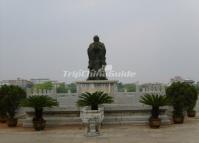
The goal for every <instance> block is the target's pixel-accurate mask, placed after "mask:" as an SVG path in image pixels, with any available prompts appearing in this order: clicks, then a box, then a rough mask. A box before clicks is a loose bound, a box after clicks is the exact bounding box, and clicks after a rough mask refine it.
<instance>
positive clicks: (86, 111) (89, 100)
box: [77, 91, 113, 136]
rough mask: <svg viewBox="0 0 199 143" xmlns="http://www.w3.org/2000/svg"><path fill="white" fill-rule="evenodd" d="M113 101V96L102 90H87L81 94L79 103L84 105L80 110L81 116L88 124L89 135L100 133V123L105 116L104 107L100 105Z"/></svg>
mask: <svg viewBox="0 0 199 143" xmlns="http://www.w3.org/2000/svg"><path fill="white" fill-rule="evenodd" d="M112 102H113V97H112V96H109V95H108V94H107V93H104V92H102V91H96V92H94V93H89V92H86V93H82V94H81V95H80V96H79V99H78V101H77V105H78V106H80V107H84V108H82V110H81V112H80V117H81V119H82V121H83V123H85V124H86V125H87V131H86V134H87V135H88V136H95V135H99V128H100V124H101V122H102V120H103V118H104V109H103V108H102V107H99V105H101V104H104V103H112Z"/></svg>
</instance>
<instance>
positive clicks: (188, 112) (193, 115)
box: [187, 111, 196, 117]
mask: <svg viewBox="0 0 199 143" xmlns="http://www.w3.org/2000/svg"><path fill="white" fill-rule="evenodd" d="M187 116H188V117H195V116H196V111H187Z"/></svg>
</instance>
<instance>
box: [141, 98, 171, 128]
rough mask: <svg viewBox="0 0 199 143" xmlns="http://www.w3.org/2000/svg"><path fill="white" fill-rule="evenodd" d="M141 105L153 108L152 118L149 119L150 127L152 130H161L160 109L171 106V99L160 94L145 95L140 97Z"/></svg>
mask: <svg viewBox="0 0 199 143" xmlns="http://www.w3.org/2000/svg"><path fill="white" fill-rule="evenodd" d="M139 101H140V102H141V103H143V104H146V105H150V106H152V110H151V117H150V118H149V125H150V127H151V128H159V127H160V125H161V119H160V118H159V115H160V107H161V106H166V105H169V103H170V102H169V98H168V97H167V96H164V95H158V94H145V95H144V96H141V97H140V100H139Z"/></svg>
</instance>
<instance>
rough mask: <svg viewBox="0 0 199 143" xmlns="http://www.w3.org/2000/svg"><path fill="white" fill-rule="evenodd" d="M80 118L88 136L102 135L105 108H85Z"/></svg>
mask: <svg viewBox="0 0 199 143" xmlns="http://www.w3.org/2000/svg"><path fill="white" fill-rule="evenodd" d="M80 118H81V120H82V122H83V124H84V125H85V126H86V131H85V132H86V133H85V135H86V136H90V137H92V136H98V135H100V127H101V123H102V121H103V119H104V108H103V107H99V108H98V110H91V108H90V107H89V106H86V107H83V108H81V110H80Z"/></svg>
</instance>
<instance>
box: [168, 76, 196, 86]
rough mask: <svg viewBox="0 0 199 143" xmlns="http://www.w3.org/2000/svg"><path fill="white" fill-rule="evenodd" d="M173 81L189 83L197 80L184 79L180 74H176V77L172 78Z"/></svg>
mask: <svg viewBox="0 0 199 143" xmlns="http://www.w3.org/2000/svg"><path fill="white" fill-rule="evenodd" d="M173 82H185V83H188V84H194V83H195V81H194V80H191V79H184V78H182V77H180V76H175V77H174V78H172V79H171V84H172V83H173Z"/></svg>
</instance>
